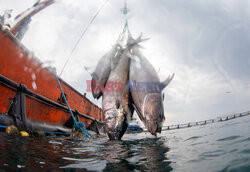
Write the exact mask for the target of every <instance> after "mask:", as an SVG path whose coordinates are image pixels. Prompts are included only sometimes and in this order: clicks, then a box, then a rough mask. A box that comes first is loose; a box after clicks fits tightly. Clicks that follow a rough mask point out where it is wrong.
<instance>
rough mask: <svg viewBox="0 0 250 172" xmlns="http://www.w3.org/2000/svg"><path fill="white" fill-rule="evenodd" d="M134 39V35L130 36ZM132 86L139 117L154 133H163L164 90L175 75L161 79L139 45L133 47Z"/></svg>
mask: <svg viewBox="0 0 250 172" xmlns="http://www.w3.org/2000/svg"><path fill="white" fill-rule="evenodd" d="M130 39H131V40H132V41H133V39H132V37H131V38H130ZM131 53H132V57H131V62H130V71H129V79H130V88H131V94H132V98H133V102H134V106H135V110H136V112H137V113H138V115H139V118H140V119H141V120H142V121H143V123H144V125H145V127H146V128H147V130H148V131H149V132H150V133H151V134H152V135H156V133H157V132H158V133H161V129H162V122H163V120H164V119H165V118H164V107H163V94H162V90H163V89H164V88H165V87H166V86H167V85H168V84H169V83H170V82H171V80H172V79H173V77H174V74H173V75H172V76H169V77H168V78H167V79H166V80H165V81H164V82H160V79H159V77H158V75H157V72H156V71H155V69H154V67H153V66H152V65H151V63H150V62H149V61H148V60H147V59H146V58H145V57H144V56H143V55H142V54H141V52H140V50H139V46H138V45H135V46H133V48H132V49H131Z"/></svg>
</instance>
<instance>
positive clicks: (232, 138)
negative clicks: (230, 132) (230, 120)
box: [216, 136, 240, 142]
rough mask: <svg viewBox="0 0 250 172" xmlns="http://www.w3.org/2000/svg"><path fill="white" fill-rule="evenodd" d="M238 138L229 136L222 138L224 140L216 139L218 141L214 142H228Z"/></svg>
mask: <svg viewBox="0 0 250 172" xmlns="http://www.w3.org/2000/svg"><path fill="white" fill-rule="evenodd" d="M239 137H240V136H229V137H224V138H222V139H218V140H216V141H219V142H221V141H230V140H235V139H237V138H239Z"/></svg>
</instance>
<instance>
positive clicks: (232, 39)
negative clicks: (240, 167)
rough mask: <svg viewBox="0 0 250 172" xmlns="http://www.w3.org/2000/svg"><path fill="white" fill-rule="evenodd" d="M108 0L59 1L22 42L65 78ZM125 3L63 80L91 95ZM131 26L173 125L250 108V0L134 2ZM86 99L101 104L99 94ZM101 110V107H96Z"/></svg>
mask: <svg viewBox="0 0 250 172" xmlns="http://www.w3.org/2000/svg"><path fill="white" fill-rule="evenodd" d="M34 2H35V1H34V0H0V10H1V11H0V12H1V13H2V12H3V9H6V8H12V9H13V10H14V11H13V14H14V15H15V14H18V13H20V12H22V11H23V10H25V9H26V8H28V7H30V6H32V4H33V3H34ZM103 2H104V1H103V0H58V1H57V2H56V3H55V4H53V5H51V6H50V7H48V8H47V9H45V10H43V11H42V12H40V13H39V14H37V15H36V16H34V17H33V18H32V22H31V24H30V27H29V30H28V32H27V33H26V35H25V37H24V39H23V40H22V42H23V44H24V45H25V46H26V47H27V48H28V49H29V50H31V51H32V52H33V53H34V54H35V55H36V56H37V57H39V58H40V60H41V61H42V62H43V63H45V65H51V66H55V67H56V68H57V72H58V73H60V71H61V69H62V66H63V64H64V63H65V61H66V59H67V58H68V56H69V54H70V51H71V50H72V48H73V46H74V44H75V43H76V41H77V40H78V38H79V36H80V35H81V33H82V31H83V29H84V28H85V27H86V25H87V24H88V22H89V21H90V20H91V18H92V17H93V15H94V14H95V13H96V11H97V9H98V8H99V7H100V6H101V5H102V4H103ZM123 3H124V2H123V0H110V1H109V2H108V3H107V5H106V6H105V7H104V8H103V10H102V11H101V13H100V14H99V16H98V17H97V18H96V20H95V21H94V22H93V24H92V25H91V26H90V28H89V30H88V31H87V33H86V35H85V36H84V37H83V39H82V40H81V42H80V44H79V45H78V47H77V49H76V51H75V52H74V54H73V56H72V59H71V60H70V61H69V63H68V65H67V67H66V69H65V71H64V73H63V75H62V78H63V79H64V80H66V81H67V82H68V83H69V84H71V85H72V86H73V87H75V88H76V89H77V90H79V91H80V92H81V93H84V92H85V91H86V80H88V79H90V76H89V74H88V73H87V72H86V71H85V70H84V66H88V67H90V68H91V69H94V67H95V65H96V64H97V61H98V60H99V59H100V58H101V57H102V55H104V54H105V53H106V52H107V51H109V50H110V48H111V46H112V45H113V44H114V43H115V41H116V39H117V37H118V35H119V33H121V31H122V29H123V25H124V18H123V16H122V15H121V13H120V9H121V8H122V6H123ZM127 3H128V7H129V9H130V13H129V28H130V31H131V33H132V34H133V36H134V37H136V36H138V35H139V34H140V33H143V34H144V36H145V37H149V38H150V39H149V40H148V41H146V42H144V43H143V44H142V45H143V47H144V48H143V49H142V50H141V51H142V53H143V54H144V55H145V56H146V57H147V58H148V60H149V61H150V62H151V63H152V64H153V66H154V67H155V69H156V70H157V71H158V70H159V76H160V78H161V80H163V79H165V78H166V77H167V76H168V75H170V74H172V73H175V78H174V80H173V81H172V83H171V84H170V85H169V86H168V87H167V88H166V89H165V90H164V93H165V101H164V106H165V115H166V124H176V123H185V122H190V121H197V120H203V119H209V118H215V117H217V116H224V115H227V114H232V113H236V112H244V111H247V110H250V57H249V56H250V20H249V19H250V10H249V9H250V1H248V0H209V1H201V0H189V1H187V0H127ZM87 97H88V98H89V99H90V100H92V101H94V100H93V98H92V95H91V94H90V93H87ZM94 103H97V104H98V105H99V106H101V102H100V101H94Z"/></svg>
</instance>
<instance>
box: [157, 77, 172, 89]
mask: <svg viewBox="0 0 250 172" xmlns="http://www.w3.org/2000/svg"><path fill="white" fill-rule="evenodd" d="M173 78H174V73H173V74H172V76H170V75H169V76H168V78H167V79H166V80H165V81H163V82H161V83H160V88H161V90H163V89H164V88H165V87H166V86H168V84H169V83H170V82H171V81H172V79H173Z"/></svg>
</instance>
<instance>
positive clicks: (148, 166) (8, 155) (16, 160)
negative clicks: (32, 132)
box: [0, 116, 250, 172]
mask: <svg viewBox="0 0 250 172" xmlns="http://www.w3.org/2000/svg"><path fill="white" fill-rule="evenodd" d="M15 170H17V171H192V172H193V171H240V172H244V171H246V172H249V171H250V116H246V117H242V118H237V119H234V120H230V121H226V122H218V123H213V124H208V125H203V126H196V127H191V128H186V129H177V130H169V131H164V132H163V133H162V134H161V135H158V136H157V137H154V136H151V135H150V134H148V133H140V134H126V135H125V136H124V137H123V140H122V141H109V140H108V139H107V137H105V136H100V137H98V138H96V139H95V140H84V141H82V140H72V139H70V138H67V137H66V138H64V137H45V138H25V137H13V136H6V135H5V134H4V133H1V134H0V171H15Z"/></svg>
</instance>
